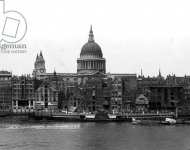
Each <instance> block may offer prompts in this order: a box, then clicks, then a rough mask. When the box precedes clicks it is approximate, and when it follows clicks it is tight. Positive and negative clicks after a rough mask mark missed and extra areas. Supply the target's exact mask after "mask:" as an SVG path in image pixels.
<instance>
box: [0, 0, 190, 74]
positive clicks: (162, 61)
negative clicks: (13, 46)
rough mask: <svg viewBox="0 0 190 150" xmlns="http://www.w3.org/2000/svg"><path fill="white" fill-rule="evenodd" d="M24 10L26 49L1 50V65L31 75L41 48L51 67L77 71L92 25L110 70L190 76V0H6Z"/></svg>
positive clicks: (9, 5)
mask: <svg viewBox="0 0 190 150" xmlns="http://www.w3.org/2000/svg"><path fill="white" fill-rule="evenodd" d="M5 1H6V8H5V9H6V10H9V9H14V10H18V11H19V12H22V14H24V16H25V17H26V19H27V25H28V31H27V34H26V36H25V38H24V40H22V41H21V42H20V43H24V44H27V47H28V50H27V53H24V54H3V53H0V70H8V71H12V72H13V74H17V75H21V74H31V73H32V71H33V69H34V62H35V59H36V55H37V53H39V52H40V51H42V52H43V55H44V59H45V61H46V69H47V72H53V70H54V68H55V70H56V71H57V72H60V73H62V72H63V73H67V72H68V73H76V71H77V63H76V60H77V58H78V57H79V55H80V51H81V48H82V46H83V45H84V44H85V43H86V42H87V40H88V33H89V30H90V25H91V24H92V26H93V31H94V36H95V41H96V42H97V43H98V44H99V45H100V46H101V49H102V52H103V56H104V57H105V58H106V71H107V72H110V73H136V74H140V72H141V68H142V70H143V74H144V75H145V76H148V75H150V76H157V75H158V71H159V68H160V70H161V73H162V75H164V76H166V75H167V74H172V73H173V74H176V76H184V75H185V74H186V75H190V58H189V57H190V19H189V18H190V9H189V6H190V2H189V1H188V0H181V1H178V0H160V1H153V0H143V1H142V0H133V1H131V0H117V1H116V0H109V1H108V0H80V1H79V0H69V1H66V0H56V1H52V0H40V1H37V0H32V1H26V0H25V1H24V0H14V1H13V0H5Z"/></svg>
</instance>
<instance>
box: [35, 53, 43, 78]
mask: <svg viewBox="0 0 190 150" xmlns="http://www.w3.org/2000/svg"><path fill="white" fill-rule="evenodd" d="M43 73H46V67H45V60H44V58H43V54H42V51H40V54H39V55H38V54H37V56H36V61H35V63H34V70H33V73H32V75H33V76H34V77H38V76H39V75H40V74H43Z"/></svg>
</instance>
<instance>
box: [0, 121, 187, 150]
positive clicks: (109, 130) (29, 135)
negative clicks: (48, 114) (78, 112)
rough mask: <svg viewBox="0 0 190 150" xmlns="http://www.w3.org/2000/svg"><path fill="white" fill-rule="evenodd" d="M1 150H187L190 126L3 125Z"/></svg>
mask: <svg viewBox="0 0 190 150" xmlns="http://www.w3.org/2000/svg"><path fill="white" fill-rule="evenodd" d="M0 150H190V126H188V125H176V126H161V125H154V126H147V125H146V126H142V125H132V124H130V123H64V122H57V123H55V122H54V123H48V122H41V123H37V122H35V123H31V122H24V123H23V122H22V123H20V122H19V123H13V122H11V123H10V122H2V123H1V124H0Z"/></svg>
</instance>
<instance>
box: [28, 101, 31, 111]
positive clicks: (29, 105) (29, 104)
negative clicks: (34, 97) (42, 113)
mask: <svg viewBox="0 0 190 150" xmlns="http://www.w3.org/2000/svg"><path fill="white" fill-rule="evenodd" d="M28 107H29V109H30V107H31V103H30V101H28Z"/></svg>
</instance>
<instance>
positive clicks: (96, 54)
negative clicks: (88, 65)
mask: <svg viewBox="0 0 190 150" xmlns="http://www.w3.org/2000/svg"><path fill="white" fill-rule="evenodd" d="M80 57H81V58H82V57H93V58H102V57H103V54H102V50H101V47H100V46H99V45H98V44H97V43H96V42H95V41H94V35H93V31H92V27H91V29H90V33H89V39H88V42H87V43H86V44H84V45H83V47H82V50H81V53H80Z"/></svg>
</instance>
